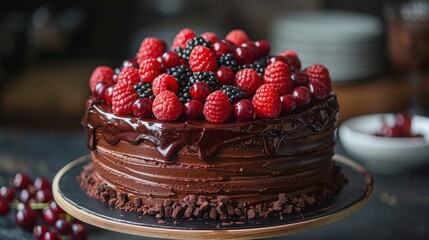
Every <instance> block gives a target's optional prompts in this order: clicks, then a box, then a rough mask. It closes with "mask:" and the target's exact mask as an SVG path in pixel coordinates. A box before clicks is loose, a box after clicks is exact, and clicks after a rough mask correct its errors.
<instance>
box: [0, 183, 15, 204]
mask: <svg viewBox="0 0 429 240" xmlns="http://www.w3.org/2000/svg"><path fill="white" fill-rule="evenodd" d="M0 198H3V199H5V200H8V201H12V200H13V199H15V192H14V191H13V189H12V188H10V187H7V186H2V187H1V188H0Z"/></svg>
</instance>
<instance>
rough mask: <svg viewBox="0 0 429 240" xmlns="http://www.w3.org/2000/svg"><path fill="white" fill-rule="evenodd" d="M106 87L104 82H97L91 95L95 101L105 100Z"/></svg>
mask: <svg viewBox="0 0 429 240" xmlns="http://www.w3.org/2000/svg"><path fill="white" fill-rule="evenodd" d="M108 87H109V85H107V84H106V83H104V82H99V83H97V84H96V85H95V87H94V91H93V95H94V97H95V99H97V101H104V100H105V99H106V96H105V93H106V89H107V88H108Z"/></svg>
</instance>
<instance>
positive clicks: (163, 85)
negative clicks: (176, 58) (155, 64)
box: [152, 73, 179, 96]
mask: <svg viewBox="0 0 429 240" xmlns="http://www.w3.org/2000/svg"><path fill="white" fill-rule="evenodd" d="M152 89H153V94H155V96H157V95H158V94H160V93H161V92H163V91H171V92H173V93H174V94H177V91H178V90H179V85H178V84H177V82H176V79H175V78H174V77H173V76H171V75H168V74H166V73H163V74H161V75H159V76H158V77H156V78H155V79H154V80H153V82H152Z"/></svg>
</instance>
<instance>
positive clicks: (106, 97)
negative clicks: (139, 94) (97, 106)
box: [104, 85, 115, 105]
mask: <svg viewBox="0 0 429 240" xmlns="http://www.w3.org/2000/svg"><path fill="white" fill-rule="evenodd" d="M114 87H115V86H114V85H112V86H108V87H107V88H106V90H104V101H105V102H106V103H107V104H109V105H112V96H113V88H114Z"/></svg>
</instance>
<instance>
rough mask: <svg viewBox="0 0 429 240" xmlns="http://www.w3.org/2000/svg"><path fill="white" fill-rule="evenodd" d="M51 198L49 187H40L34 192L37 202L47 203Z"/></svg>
mask: <svg viewBox="0 0 429 240" xmlns="http://www.w3.org/2000/svg"><path fill="white" fill-rule="evenodd" d="M52 200H53V197H52V191H51V189H41V190H39V191H37V192H36V201H37V202H39V203H48V202H50V201H52Z"/></svg>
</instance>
